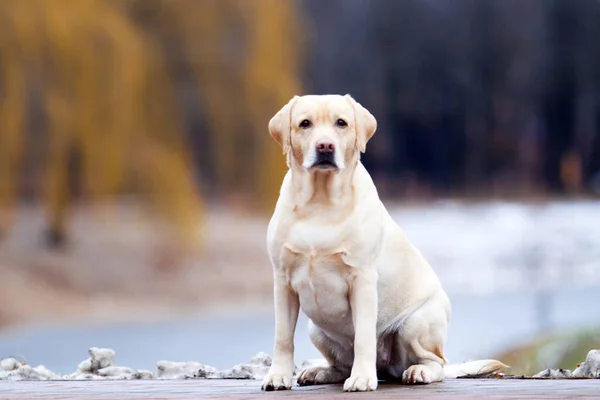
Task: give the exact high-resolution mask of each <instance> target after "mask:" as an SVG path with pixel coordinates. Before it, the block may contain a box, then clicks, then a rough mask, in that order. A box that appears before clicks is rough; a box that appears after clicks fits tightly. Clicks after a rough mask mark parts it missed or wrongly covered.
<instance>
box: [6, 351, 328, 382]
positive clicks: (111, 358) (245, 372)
mask: <svg viewBox="0 0 600 400" xmlns="http://www.w3.org/2000/svg"><path fill="white" fill-rule="evenodd" d="M88 353H89V355H90V357H89V358H87V359H86V360H84V361H82V362H81V363H79V365H78V366H77V370H76V371H75V372H73V373H71V374H68V375H63V376H60V375H57V374H55V373H53V372H52V371H50V370H48V369H47V368H45V367H44V366H43V365H40V366H38V367H35V368H34V367H31V366H30V365H28V364H27V363H24V362H20V361H18V360H17V359H15V358H13V357H10V358H4V359H0V380H100V379H113V380H117V379H258V380H260V379H263V378H264V377H265V376H266V375H267V373H268V372H269V368H270V367H271V356H269V355H268V354H266V353H262V352H261V353H258V354H256V355H255V356H254V357H253V358H252V359H251V360H250V362H249V363H246V364H238V365H236V366H234V367H233V368H230V369H226V370H223V371H219V370H218V369H217V368H215V367H211V366H210V365H204V364H201V363H199V362H195V361H166V360H163V361H159V362H157V363H156V372H152V371H148V370H137V371H136V370H134V369H132V368H129V367H124V366H118V365H114V363H115V359H116V353H115V351H114V350H113V349H105V348H98V347H92V348H90V349H89V350H88ZM324 362H325V360H308V361H305V362H304V363H302V365H301V366H299V367H296V373H299V372H300V371H301V369H303V368H305V367H307V366H312V365H317V364H319V365H320V364H322V363H324Z"/></svg>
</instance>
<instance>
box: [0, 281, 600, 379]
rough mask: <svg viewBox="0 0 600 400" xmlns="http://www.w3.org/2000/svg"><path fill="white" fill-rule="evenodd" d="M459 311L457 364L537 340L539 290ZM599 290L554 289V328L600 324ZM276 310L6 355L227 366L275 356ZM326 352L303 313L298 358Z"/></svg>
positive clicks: (50, 335) (130, 329)
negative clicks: (104, 350)
mask: <svg viewBox="0 0 600 400" xmlns="http://www.w3.org/2000/svg"><path fill="white" fill-rule="evenodd" d="M451 300H452V304H453V316H452V321H451V325H450V330H449V334H448V342H447V347H446V356H447V357H448V358H449V359H450V361H452V362H458V361H464V360H467V359H472V358H482V357H485V358H487V357H491V356H493V355H494V353H495V352H497V351H500V350H502V349H504V348H505V347H506V346H512V345H516V344H519V343H521V342H524V341H528V340H529V339H532V338H533V337H534V336H535V334H536V333H537V332H538V326H537V317H536V313H535V310H536V303H535V298H534V296H533V295H532V294H525V293H512V294H494V295H485V296H477V295H462V296H460V295H451ZM599 302H600V287H589V288H585V289H579V290H562V291H557V292H554V293H553V295H552V297H551V303H550V304H551V310H552V313H551V315H550V321H551V323H552V324H553V329H554V330H574V329H579V328H584V327H592V326H600V307H597V304H598V303H599ZM549 331H550V329H547V330H546V332H549ZM272 345H273V315H272V312H271V311H270V310H261V311H258V310H257V312H256V313H253V314H248V313H244V315H226V316H225V315H223V316H204V317H195V318H186V319H178V320H176V321H172V322H168V323H167V322H161V323H159V322H153V323H135V324H133V323H132V324H117V325H108V326H102V327H97V326H94V327H91V326H88V327H86V326H69V325H62V326H56V327H51V326H46V327H37V328H28V329H24V330H18V331H11V332H4V333H0V355H2V356H11V355H13V356H21V357H24V358H25V359H26V360H27V361H28V362H29V363H31V364H34V365H37V364H44V365H45V366H46V367H48V368H50V369H51V370H53V371H55V372H58V373H63V374H66V373H70V372H73V371H74V370H75V368H76V366H77V364H78V363H79V362H80V361H82V360H83V359H85V358H86V357H87V349H88V348H89V347H92V346H97V347H111V348H114V349H115V350H116V352H117V364H118V365H126V366H129V367H132V368H140V369H142V368H144V369H150V370H154V369H155V368H156V362H157V361H159V360H163V359H167V360H173V361H186V360H191V361H199V362H202V363H205V364H209V365H213V366H215V367H217V368H221V369H223V368H228V367H232V366H233V365H234V364H237V363H242V362H246V361H248V360H249V359H250V358H251V357H252V356H253V355H254V354H255V353H257V352H259V351H265V352H267V353H271V349H272ZM315 357H319V354H318V352H317V351H316V350H315V349H314V348H313V346H312V345H311V343H310V340H309V339H308V335H307V319H306V317H304V316H301V319H300V321H299V324H298V329H297V332H296V362H297V363H299V362H301V361H303V360H304V359H307V358H315Z"/></svg>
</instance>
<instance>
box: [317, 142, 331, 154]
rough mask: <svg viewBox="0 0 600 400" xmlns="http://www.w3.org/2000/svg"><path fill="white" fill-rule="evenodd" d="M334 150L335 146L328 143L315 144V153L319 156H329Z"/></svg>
mask: <svg viewBox="0 0 600 400" xmlns="http://www.w3.org/2000/svg"><path fill="white" fill-rule="evenodd" d="M334 150H335V146H334V144H333V143H330V142H321V143H319V144H317V153H320V154H330V153H333V151H334Z"/></svg>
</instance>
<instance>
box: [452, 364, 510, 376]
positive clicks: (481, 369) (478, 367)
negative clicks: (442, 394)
mask: <svg viewBox="0 0 600 400" xmlns="http://www.w3.org/2000/svg"><path fill="white" fill-rule="evenodd" d="M505 368H510V367H509V366H508V365H505V364H504V363H501V362H500V361H497V360H478V361H469V362H465V363H461V364H450V365H449V364H446V365H444V375H445V376H446V378H460V377H465V376H472V377H481V376H486V375H490V374H494V373H497V372H501V371H503V370H504V369H505Z"/></svg>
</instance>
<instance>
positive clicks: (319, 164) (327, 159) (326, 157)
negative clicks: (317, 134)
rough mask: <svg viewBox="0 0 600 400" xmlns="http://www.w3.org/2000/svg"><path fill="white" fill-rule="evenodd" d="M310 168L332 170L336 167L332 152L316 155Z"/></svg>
mask: <svg viewBox="0 0 600 400" xmlns="http://www.w3.org/2000/svg"><path fill="white" fill-rule="evenodd" d="M311 168H316V169H324V170H332V169H337V168H338V166H337V164H336V163H335V159H334V155H333V153H324V154H323V153H322V154H318V155H317V159H316V160H315V162H314V163H313V165H312V167H311Z"/></svg>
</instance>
